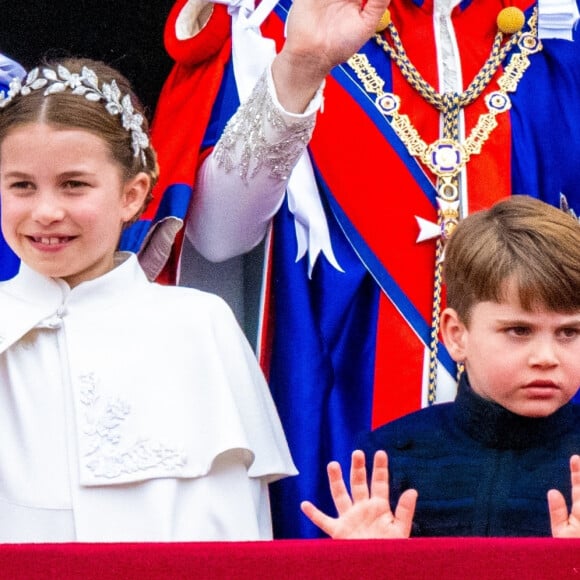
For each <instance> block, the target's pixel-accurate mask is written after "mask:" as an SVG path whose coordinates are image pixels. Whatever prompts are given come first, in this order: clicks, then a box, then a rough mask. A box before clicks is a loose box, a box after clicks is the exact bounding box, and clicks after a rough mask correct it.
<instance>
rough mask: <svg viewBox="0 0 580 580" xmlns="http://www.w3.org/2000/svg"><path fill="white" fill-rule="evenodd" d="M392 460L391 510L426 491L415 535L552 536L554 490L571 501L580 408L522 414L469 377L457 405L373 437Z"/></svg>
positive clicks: (368, 441) (363, 444)
mask: <svg viewBox="0 0 580 580" xmlns="http://www.w3.org/2000/svg"><path fill="white" fill-rule="evenodd" d="M357 447H358V448H359V449H362V450H363V451H364V452H365V454H366V457H367V466H368V469H369V473H370V466H371V465H372V458H373V455H374V453H375V451H376V450H378V449H384V450H385V451H387V453H388V456H389V474H390V494H391V505H392V507H393V509H394V507H395V505H396V503H397V501H398V499H399V496H400V495H401V493H402V492H403V491H405V490H406V489H409V488H414V489H416V490H417V491H418V493H419V498H418V501H417V509H416V512H415V517H414V523H413V531H412V536H550V535H551V531H550V519H549V515H548V501H547V497H546V496H547V492H548V490H549V489H552V488H555V489H558V490H560V491H561V492H562V493H563V494H564V497H566V501H567V502H568V503H569V502H570V493H571V483H570V465H569V461H570V456H571V455H573V454H574V453H580V405H575V404H573V403H568V404H567V405H565V406H564V407H562V408H560V409H559V410H558V411H557V412H556V413H554V414H553V415H550V416H549V417H546V418H540V419H534V418H526V417H521V416H519V415H515V414H514V413H512V412H510V411H508V410H507V409H505V408H503V407H502V406H500V405H498V404H497V403H493V402H491V401H486V400H484V399H482V398H481V397H479V396H478V395H477V394H475V393H474V392H473V391H472V389H471V387H470V386H469V382H468V380H467V377H466V376H465V375H464V378H463V379H462V380H461V382H460V385H459V391H458V395H457V398H456V400H455V401H454V402H453V403H446V404H441V405H435V406H433V407H429V408H426V409H423V410H421V411H417V412H416V413H412V414H410V415H407V416H406V417H403V418H402V419H399V420H397V421H394V422H392V423H389V424H387V425H384V426H383V427H381V428H379V429H376V430H375V431H373V432H371V433H368V434H366V435H365V436H363V437H362V438H361V439H360V440H359V445H358V446H357Z"/></svg>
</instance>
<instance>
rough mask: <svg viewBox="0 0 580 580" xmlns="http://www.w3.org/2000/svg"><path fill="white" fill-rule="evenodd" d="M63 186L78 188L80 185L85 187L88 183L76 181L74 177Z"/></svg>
mask: <svg viewBox="0 0 580 580" xmlns="http://www.w3.org/2000/svg"><path fill="white" fill-rule="evenodd" d="M64 186H65V187H66V188H67V189H79V188H81V187H87V186H88V184H87V183H85V182H84V181H77V180H75V179H70V180H69V181H67V182H66V183H65V184H64Z"/></svg>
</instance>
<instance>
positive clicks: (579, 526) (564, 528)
mask: <svg viewBox="0 0 580 580" xmlns="http://www.w3.org/2000/svg"><path fill="white" fill-rule="evenodd" d="M570 477H571V480H572V510H571V511H570V513H568V507H567V505H566V500H565V499H564V496H563V495H562V493H561V492H559V491H558V490H556V489H551V490H550V491H549V492H548V509H549V511H550V525H551V527H552V536H554V538H580V456H579V455H572V457H571V458H570Z"/></svg>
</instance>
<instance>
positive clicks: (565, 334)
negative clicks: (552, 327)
mask: <svg viewBox="0 0 580 580" xmlns="http://www.w3.org/2000/svg"><path fill="white" fill-rule="evenodd" d="M559 334H560V336H561V337H562V338H565V339H570V338H576V337H577V336H578V335H579V334H580V329H578V328H576V327H574V326H571V327H570V328H561V329H560V331H559Z"/></svg>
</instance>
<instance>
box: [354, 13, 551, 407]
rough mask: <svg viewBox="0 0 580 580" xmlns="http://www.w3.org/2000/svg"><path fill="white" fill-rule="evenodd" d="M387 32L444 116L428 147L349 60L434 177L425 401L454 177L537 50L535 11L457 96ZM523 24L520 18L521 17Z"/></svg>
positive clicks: (365, 63)
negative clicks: (470, 121) (478, 106)
mask: <svg viewBox="0 0 580 580" xmlns="http://www.w3.org/2000/svg"><path fill="white" fill-rule="evenodd" d="M388 20H389V22H388V25H387V26H386V29H385V30H386V31H387V32H388V33H389V35H390V37H391V39H392V46H391V45H390V44H389V43H388V42H387V40H386V39H385V38H383V36H382V35H381V34H378V33H377V34H375V37H374V38H375V41H376V42H377V44H378V45H379V46H381V47H382V48H383V50H384V51H385V52H386V53H387V54H388V55H389V57H390V58H391V59H392V61H393V62H394V63H395V64H396V65H397V66H398V68H399V70H400V71H401V73H402V75H403V77H404V78H405V79H406V80H407V82H408V83H409V84H410V85H411V86H412V87H413V88H414V89H415V90H416V91H417V92H418V93H419V94H420V95H421V96H422V97H423V98H424V99H425V100H426V101H427V102H428V103H430V104H431V105H433V106H434V107H436V108H437V110H438V111H440V113H441V114H442V115H443V133H442V134H443V136H442V138H441V139H438V140H436V141H434V142H433V143H431V144H428V143H426V142H425V141H424V140H423V139H422V138H421V136H420V135H419V133H418V131H417V129H416V128H415V127H414V126H413V124H412V123H411V120H410V119H409V117H408V115H404V114H401V113H400V112H399V110H400V106H401V100H400V97H398V96H397V95H395V94H393V93H390V92H386V91H384V90H383V87H384V84H385V81H384V80H383V79H382V78H381V77H380V76H379V75H378V73H377V72H376V69H375V68H374V67H373V65H372V64H371V63H370V61H369V60H368V58H367V56H366V55H364V54H360V53H357V54H355V55H354V56H352V57H351V58H350V59H349V60H348V65H349V66H350V67H351V68H352V70H353V71H354V72H355V74H356V76H357V77H358V79H359V81H360V82H361V83H362V85H363V87H364V89H365V90H366V91H367V93H370V94H373V95H376V97H375V103H376V106H377V107H378V109H379V110H380V111H381V113H382V114H383V115H384V116H385V117H387V118H389V119H390V121H391V122H390V124H391V126H392V127H393V129H394V130H395V133H396V134H397V135H398V136H399V138H400V139H401V141H402V142H403V144H404V145H405V147H406V148H407V150H408V151H409V153H410V154H411V155H412V156H414V157H416V158H418V159H419V160H420V161H421V162H422V163H423V164H424V165H425V166H426V167H428V168H429V170H430V171H431V172H432V173H433V174H434V175H435V176H436V177H437V186H436V189H437V202H438V205H439V209H438V225H439V230H440V233H441V235H440V236H439V237H438V239H437V248H436V254H435V279H434V291H433V307H432V320H431V335H430V344H429V386H428V393H427V400H428V403H429V404H430V405H431V404H433V403H434V402H435V400H436V388H437V365H438V362H437V361H438V358H437V351H438V344H439V321H440V313H441V294H442V287H443V256H444V243H445V241H446V240H447V239H449V237H450V236H451V234H452V233H453V230H454V229H455V227H456V225H457V223H458V222H459V219H460V200H459V174H460V172H461V171H462V170H463V168H464V167H465V166H466V164H467V163H468V161H469V160H470V158H471V156H472V155H475V154H479V153H481V149H482V147H483V145H484V143H485V142H486V141H487V139H488V138H489V136H490V134H491V132H492V131H493V130H494V129H495V127H497V124H498V123H497V120H496V116H497V115H498V114H500V113H504V112H506V111H508V110H509V109H510V108H511V101H510V98H509V95H508V93H513V92H515V91H516V89H517V87H518V84H519V82H520V80H521V79H522V77H523V75H524V73H525V71H526V69H527V68H528V67H529V65H530V60H529V58H528V57H529V55H531V54H534V53H536V52H539V51H540V50H542V43H541V41H540V40H539V39H538V35H537V10H536V9H534V11H533V12H532V14H531V16H530V18H529V19H528V22H527V27H528V31H527V32H524V31H523V30H522V26H520V29H519V30H517V31H514V33H513V34H512V35H511V36H510V38H509V39H508V41H507V42H505V43H503V44H502V42H503V36H504V33H503V32H502V31H501V30H498V32H497V33H496V35H495V38H494V41H493V45H492V50H491V53H490V56H489V57H488V59H487V60H486V62H485V63H484V65H483V67H482V68H481V69H480V71H479V72H478V73H477V75H476V76H475V77H474V79H473V80H472V82H471V83H470V84H469V86H468V87H467V89H466V90H465V91H463V92H462V93H455V92H447V93H438V92H437V91H436V90H435V89H434V88H433V87H432V86H431V85H430V84H429V83H427V81H425V79H423V77H422V76H421V74H420V73H419V71H418V70H417V68H416V67H415V66H414V65H413V64H412V63H411V61H410V60H409V57H408V56H407V54H406V52H405V49H404V47H403V44H402V42H401V39H400V37H399V34H398V32H397V30H396V28H395V26H394V24H393V23H392V22H391V21H390V17H389V19H388ZM522 25H523V18H522ZM516 45H517V46H518V48H519V52H515V53H513V54H512V56H511V58H510V60H509V63H508V64H507V66H506V67H505V68H504V71H503V73H502V75H501V76H500V77H499V78H498V80H497V85H498V90H495V91H492V92H490V93H488V94H487V95H486V96H485V104H486V107H487V113H484V114H482V115H480V117H479V119H478V121H477V123H476V125H475V126H474V127H473V129H472V130H471V133H470V134H469V135H468V137H467V138H466V139H465V140H464V141H463V143H461V142H460V141H459V116H460V113H461V110H462V109H463V108H465V107H466V106H467V105H469V104H471V103H473V102H474V101H475V100H476V99H477V98H478V97H479V96H480V95H481V94H482V93H483V91H484V90H485V89H486V88H487V87H488V86H489V84H490V82H491V80H492V79H493V76H494V75H495V73H496V72H497V70H498V69H499V67H500V66H501V65H502V63H503V61H504V60H505V59H506V57H507V55H508V54H509V52H510V51H511V50H512V49H513V48H514V47H515V46H516Z"/></svg>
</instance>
